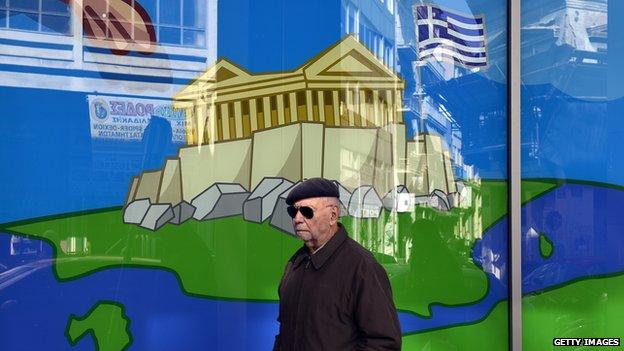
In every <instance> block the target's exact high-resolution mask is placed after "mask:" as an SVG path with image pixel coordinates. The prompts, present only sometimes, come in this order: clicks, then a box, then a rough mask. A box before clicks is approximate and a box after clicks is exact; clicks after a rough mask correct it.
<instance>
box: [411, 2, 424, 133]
mask: <svg viewBox="0 0 624 351" xmlns="http://www.w3.org/2000/svg"><path fill="white" fill-rule="evenodd" d="M419 5H422V2H421V3H420V4H418V3H416V4H414V6H413V9H412V13H414V15H415V16H414V25H415V28H414V31H415V32H416V95H417V96H418V116H419V121H418V133H423V132H424V131H425V118H426V116H425V113H424V111H425V108H424V95H425V90H424V88H423V84H422V75H421V65H422V63H421V61H420V60H419V54H420V49H419V48H418V45H419V42H420V38H419V36H420V33H419V31H418V15H417V7H418V6H419ZM414 136H416V133H414Z"/></svg>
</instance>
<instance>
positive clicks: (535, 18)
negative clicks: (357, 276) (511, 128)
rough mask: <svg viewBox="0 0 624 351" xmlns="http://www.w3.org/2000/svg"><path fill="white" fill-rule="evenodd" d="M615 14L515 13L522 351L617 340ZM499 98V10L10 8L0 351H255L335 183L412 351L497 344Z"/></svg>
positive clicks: (534, 9)
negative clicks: (312, 199)
mask: <svg viewBox="0 0 624 351" xmlns="http://www.w3.org/2000/svg"><path fill="white" fill-rule="evenodd" d="M608 8H609V11H616V10H617V9H616V10H613V9H611V4H609V6H607V2H606V0H592V1H589V0H587V1H580V0H575V1H572V0H551V1H547V2H546V3H544V2H537V1H523V9H522V18H523V23H522V28H523V29H522V31H523V39H522V40H523V42H522V44H523V51H522V55H523V56H522V59H523V61H522V62H523V84H524V85H523V101H522V103H523V106H522V108H523V115H522V118H523V120H522V157H523V174H522V180H523V182H522V201H523V207H522V211H523V212H522V215H523V222H522V233H523V237H522V240H523V241H522V244H523V267H522V269H523V293H524V294H525V297H524V300H523V301H524V307H523V312H524V330H525V331H524V333H525V334H524V335H525V341H524V342H525V348H526V349H527V350H546V349H551V348H552V342H553V341H552V339H553V338H557V337H622V331H621V330H618V329H617V326H618V325H621V324H622V323H619V322H618V321H620V319H621V315H622V314H621V313H620V310H621V306H622V303H621V302H620V295H621V291H623V290H622V289H623V288H622V287H621V272H622V271H624V268H622V267H624V264H623V263H622V262H623V261H622V259H621V257H622V255H621V253H620V251H621V248H622V247H624V246H622V244H621V243H620V241H621V238H620V237H621V235H619V234H620V233H621V230H622V228H623V227H624V223H622V220H621V219H620V217H621V216H619V215H618V208H619V207H618V204H619V203H621V201H620V199H619V198H620V197H621V196H622V194H624V192H622V188H621V186H622V185H623V184H622V181H621V179H620V178H621V174H622V172H619V170H620V168H621V167H622V166H621V165H622V164H624V162H621V160H620V156H619V153H618V152H617V145H618V144H617V141H618V140H619V136H620V134H621V133H620V129H621V128H620V127H618V124H617V123H615V121H616V118H617V117H616V116H617V115H618V114H617V111H619V110H618V106H619V105H618V104H619V103H618V101H619V100H620V99H621V98H622V96H621V95H622V94H619V93H618V92H619V91H621V89H620V87H619V85H618V84H616V83H611V80H612V79H614V78H613V77H617V71H616V67H615V65H613V64H612V65H607V59H608V57H609V55H615V56H612V59H611V60H610V61H611V62H614V61H613V60H614V59H613V57H615V58H617V55H618V54H619V51H618V50H619V49H618V47H617V45H615V44H613V45H612V44H611V43H610V40H609V38H608V36H607V28H608V26H609V25H611V24H608V23H607V12H608V11H607V9H608ZM311 29H313V30H311ZM619 32H620V33H624V28H622V30H620V31H619ZM614 35H616V34H614V33H613V32H612V37H613V36H614ZM617 35H619V34H617ZM613 40H615V39H613ZM607 48H608V49H609V50H607ZM507 89H508V86H507V2H506V1H494V2H492V1H483V0H444V1H442V0H441V1H435V2H428V1H425V2H423V1H416V0H408V1H402V0H367V1H364V0H344V1H325V0H322V1H314V2H292V1H269V0H259V1H244V0H234V1H220V2H217V1H213V0H168V1H165V0H107V1H87V0H82V1H78V0H76V1H73V0H0V106H2V111H3V112H2V114H3V116H2V117H3V118H0V134H1V135H2V138H0V143H1V145H2V146H1V147H0V163H1V164H2V167H0V184H2V189H3V191H2V196H1V199H2V206H0V223H1V224H0V346H1V348H2V349H7V350H37V349H42V350H43V349H54V350H93V349H99V350H172V349H180V350H194V349H211V350H212V349H214V350H266V349H270V348H271V347H272V345H273V339H274V336H275V334H276V332H277V329H278V325H277V321H276V318H277V310H278V305H277V285H278V283H279V279H280V277H281V275H282V272H283V269H284V266H285V263H286V261H287V260H288V258H289V257H290V256H291V255H292V254H293V253H294V251H296V250H297V249H298V248H299V247H300V245H301V242H300V241H299V240H298V239H297V238H296V237H295V236H294V234H293V231H292V226H291V225H290V219H289V217H288V216H287V215H286V214H285V205H284V199H285V197H286V195H287V194H288V192H289V189H291V188H292V187H293V186H294V185H295V184H296V183H297V182H299V181H301V180H302V179H304V178H308V177H315V176H324V177H326V178H329V179H332V180H334V181H335V182H336V183H337V184H338V185H339V187H340V192H341V197H340V202H341V205H342V213H343V216H342V217H341V222H342V223H343V224H344V225H345V226H346V227H347V229H348V231H349V233H351V235H352V237H353V238H354V239H355V240H357V241H358V242H360V243H361V244H362V245H364V246H365V247H366V248H367V249H369V250H370V251H371V252H372V253H373V254H374V256H375V257H376V258H377V259H378V261H379V262H380V263H381V264H382V265H383V267H384V268H385V269H386V272H387V273H388V276H389V278H390V281H391V285H392V291H393V295H394V301H395V303H396V305H397V308H398V309H399V312H400V313H399V315H400V322H401V328H402V332H403V346H404V349H405V350H505V349H507V348H508V324H507V323H508V322H507V320H508V307H507V301H508V276H509V269H510V268H509V264H508V252H507V249H508V243H509V227H508V222H507V206H508V204H507V184H508V174H507V154H508V150H509V145H508V144H507V128H508V124H507V120H508V116H507Z"/></svg>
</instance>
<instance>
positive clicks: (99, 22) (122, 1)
mask: <svg viewBox="0 0 624 351" xmlns="http://www.w3.org/2000/svg"><path fill="white" fill-rule="evenodd" d="M0 1H1V0H0ZM84 1H85V2H84V7H85V9H84V16H85V19H84V35H85V36H87V37H97V38H101V37H106V38H108V39H124V40H133V41H137V42H145V41H154V40H156V41H157V42H158V43H160V44H166V45H177V46H186V47H198V48H203V47H206V16H207V12H206V0H106V1H101V0H97V1H96V0H84ZM103 14H105V16H104V15H103Z"/></svg>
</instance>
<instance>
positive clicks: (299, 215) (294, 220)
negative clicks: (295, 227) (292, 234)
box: [293, 211, 303, 224]
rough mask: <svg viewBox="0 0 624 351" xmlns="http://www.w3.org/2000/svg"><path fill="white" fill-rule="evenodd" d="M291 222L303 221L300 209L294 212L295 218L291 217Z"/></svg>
mask: <svg viewBox="0 0 624 351" xmlns="http://www.w3.org/2000/svg"><path fill="white" fill-rule="evenodd" d="M293 223H295V224H298V223H303V215H302V214H301V211H297V213H296V214H295V218H293Z"/></svg>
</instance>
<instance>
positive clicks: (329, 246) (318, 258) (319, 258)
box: [293, 223, 347, 270]
mask: <svg viewBox="0 0 624 351" xmlns="http://www.w3.org/2000/svg"><path fill="white" fill-rule="evenodd" d="M346 239H347V232H346V231H345V229H344V227H343V226H342V224H341V223H338V231H337V232H336V234H334V236H333V237H332V238H331V239H329V241H328V242H327V243H326V244H325V246H323V248H322V249H321V250H319V251H317V252H316V253H315V254H314V255H310V251H309V250H308V248H307V247H306V246H305V245H303V247H302V248H300V249H299V250H298V251H297V253H296V254H295V259H294V260H293V268H295V269H296V268H297V267H299V265H301V263H302V262H303V261H307V260H310V261H312V265H313V266H314V268H315V269H317V270H318V269H321V267H323V264H325V262H326V261H327V260H328V259H329V258H330V257H331V256H332V255H333V254H334V252H336V250H337V249H338V248H339V247H340V246H341V245H342V243H343V242H344V241H345V240H346Z"/></svg>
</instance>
